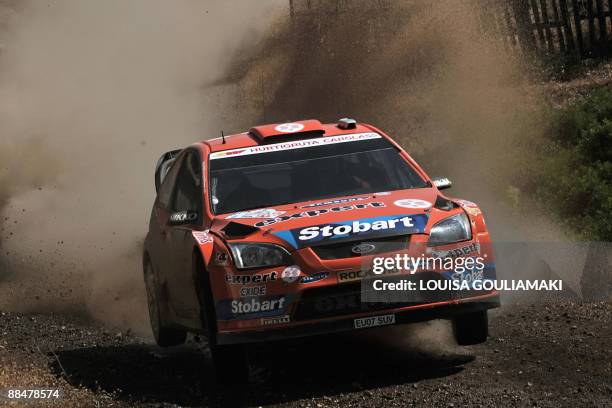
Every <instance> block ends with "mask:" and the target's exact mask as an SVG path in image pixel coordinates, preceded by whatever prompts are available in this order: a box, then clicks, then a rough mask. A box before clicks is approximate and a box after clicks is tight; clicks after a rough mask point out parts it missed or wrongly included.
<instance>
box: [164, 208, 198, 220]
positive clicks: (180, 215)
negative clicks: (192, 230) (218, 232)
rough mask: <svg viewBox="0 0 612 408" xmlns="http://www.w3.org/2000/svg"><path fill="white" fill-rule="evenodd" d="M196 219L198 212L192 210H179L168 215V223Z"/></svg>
mask: <svg viewBox="0 0 612 408" xmlns="http://www.w3.org/2000/svg"><path fill="white" fill-rule="evenodd" d="M197 219H198V213H197V212H194V211H179V212H175V213H172V214H171V215H170V223H179V222H188V221H189V222H191V221H195V220H197Z"/></svg>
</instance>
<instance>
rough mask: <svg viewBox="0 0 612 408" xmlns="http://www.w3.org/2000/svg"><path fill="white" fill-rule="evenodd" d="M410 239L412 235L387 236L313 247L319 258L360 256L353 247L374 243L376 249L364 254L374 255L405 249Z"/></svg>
mask: <svg viewBox="0 0 612 408" xmlns="http://www.w3.org/2000/svg"><path fill="white" fill-rule="evenodd" d="M409 241H410V235H399V236H395V237H385V238H378V239H370V240H358V241H349V242H341V243H338V244H328V245H321V246H315V247H312V248H311V249H312V250H313V251H314V253H315V254H317V256H318V257H319V259H324V260H329V259H343V258H353V257H357V256H360V255H361V254H360V253H356V252H353V248H355V247H356V246H358V245H360V244H371V245H373V246H374V249H373V250H372V251H370V252H368V253H364V255H374V254H381V253H384V252H394V251H401V250H405V249H406V248H407V247H408V242H409Z"/></svg>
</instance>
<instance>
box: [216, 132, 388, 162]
mask: <svg viewBox="0 0 612 408" xmlns="http://www.w3.org/2000/svg"><path fill="white" fill-rule="evenodd" d="M380 138H382V136H381V135H379V134H378V133H373V132H367V133H351V134H348V135H338V136H330V137H320V138H316V139H308V140H296V141H293V142H285V143H274V144H270V145H260V146H253V147H247V148H242V149H232V150H223V151H220V152H214V153H211V154H210V156H209V158H210V160H217V159H225V158H228V157H236V156H247V155H252V154H261V153H273V152H280V151H284V150H294V149H304V148H307V147H316V146H326V145H331V144H337V143H347V142H359V141H362V140H371V139H380Z"/></svg>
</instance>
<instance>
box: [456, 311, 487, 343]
mask: <svg viewBox="0 0 612 408" xmlns="http://www.w3.org/2000/svg"><path fill="white" fill-rule="evenodd" d="M453 331H454V333H455V339H456V340H457V344H459V345H460V346H469V345H472V344H480V343H484V342H485V341H487V336H488V335H489V318H488V316H487V311H486V310H483V311H479V312H473V313H465V314H460V315H457V316H455V317H454V318H453Z"/></svg>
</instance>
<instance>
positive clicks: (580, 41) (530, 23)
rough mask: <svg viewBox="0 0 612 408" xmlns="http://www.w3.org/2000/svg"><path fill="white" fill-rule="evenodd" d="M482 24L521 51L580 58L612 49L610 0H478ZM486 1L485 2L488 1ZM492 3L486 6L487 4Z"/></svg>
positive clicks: (611, 2) (508, 44)
mask: <svg viewBox="0 0 612 408" xmlns="http://www.w3.org/2000/svg"><path fill="white" fill-rule="evenodd" d="M480 3H481V5H482V8H481V10H482V14H481V24H482V26H483V27H484V28H485V29H488V30H494V31H497V32H498V33H501V34H502V41H503V42H504V44H505V45H506V46H508V47H511V48H513V49H520V50H521V51H522V52H538V53H542V54H548V55H573V56H577V57H581V58H585V57H594V56H599V55H605V54H609V53H610V51H611V50H612V47H611V45H612V43H611V40H612V14H611V13H610V10H611V9H612V0H508V1H499V2H497V3H492V2H490V1H488V0H481V2H480ZM487 3H488V4H487ZM492 4H493V5H494V6H493V7H486V6H487V5H489V6H490V5H492Z"/></svg>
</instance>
